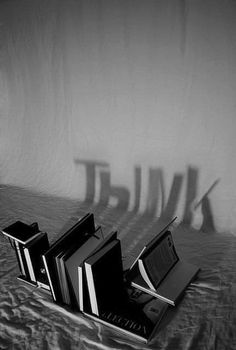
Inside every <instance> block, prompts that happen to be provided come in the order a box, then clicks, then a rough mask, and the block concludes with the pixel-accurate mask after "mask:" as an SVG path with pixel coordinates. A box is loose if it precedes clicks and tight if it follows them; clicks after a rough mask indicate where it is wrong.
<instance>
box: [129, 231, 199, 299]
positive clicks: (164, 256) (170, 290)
mask: <svg viewBox="0 0 236 350" xmlns="http://www.w3.org/2000/svg"><path fill="white" fill-rule="evenodd" d="M168 226H169V225H168ZM199 270H200V269H199V268H198V267H196V266H195V265H192V264H189V263H187V262H185V261H183V260H180V259H179V257H178V255H177V252H176V249H175V246H174V242H173V239H172V235H171V232H170V231H165V230H164V231H163V230H162V231H161V233H160V234H159V235H158V236H157V237H155V239H154V240H152V241H151V244H148V245H147V246H146V247H145V249H143V250H142V252H141V254H139V256H138V258H137V259H136V260H135V263H134V264H133V265H132V266H131V268H130V270H129V271H128V273H127V274H126V279H127V280H128V281H130V282H131V284H132V285H133V286H135V287H136V288H139V289H140V290H142V291H145V292H147V293H149V294H151V295H153V296H155V297H157V298H159V299H161V300H163V301H165V302H167V303H169V304H171V305H176V303H177V302H178V301H179V300H180V298H181V296H182V295H183V293H184V291H185V289H186V288H187V286H188V285H189V284H190V283H191V281H192V280H193V279H194V278H195V276H196V275H197V273H198V272H199Z"/></svg>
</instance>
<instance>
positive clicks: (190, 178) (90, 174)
mask: <svg viewBox="0 0 236 350" xmlns="http://www.w3.org/2000/svg"><path fill="white" fill-rule="evenodd" d="M75 164H76V165H77V166H80V167H84V169H85V172H86V194H85V200H84V203H83V204H84V205H85V207H86V208H88V207H90V208H91V210H93V211H94V212H95V213H96V215H100V216H101V215H104V213H107V212H108V211H112V213H113V217H114V215H115V216H117V222H118V224H119V225H122V228H123V231H122V232H124V230H125V228H126V227H127V225H128V222H131V221H132V220H130V218H131V217H134V216H135V217H136V218H139V219H140V222H136V223H135V225H137V224H139V225H141V226H143V225H145V226H144V229H145V228H147V226H148V227H149V228H150V223H153V222H156V221H157V220H158V222H159V223H164V222H168V221H170V220H171V219H172V218H173V217H174V216H175V213H176V210H177V207H178V204H179V202H180V194H181V191H182V190H183V180H184V176H187V178H186V181H187V182H186V188H185V189H184V190H185V191H186V192H185V193H186V194H185V204H184V210H183V217H182V219H181V222H182V223H183V224H185V225H188V226H191V225H192V223H193V219H194V215H195V212H196V210H197V209H198V210H199V209H200V208H201V216H202V226H201V230H202V231H206V232H213V231H215V224H214V218H213V213H212V207H211V203H210V199H209V194H210V192H211V191H212V190H213V188H214V187H215V186H216V185H217V183H218V182H219V180H216V181H215V182H214V183H213V184H212V186H211V187H210V188H209V189H208V191H207V192H206V193H205V194H204V195H203V196H202V197H201V199H200V200H199V201H198V203H197V204H196V198H197V197H198V198H199V194H198V177H199V170H198V169H197V168H196V167H193V166H189V167H188V169H187V175H184V174H182V173H176V174H174V176H173V180H172V184H171V187H170V191H169V195H168V197H167V195H166V188H165V185H164V175H163V170H162V169H161V168H150V169H149V178H148V190H147V199H146V208H145V210H144V212H143V213H142V214H141V213H140V200H141V185H142V176H141V175H142V174H141V167H140V166H136V167H135V168H134V185H135V186H134V188H135V191H134V192H135V193H134V202H133V207H132V208H131V210H129V211H128V208H129V205H130V191H129V189H128V188H126V187H125V186H115V185H112V184H111V172H110V169H109V164H108V163H106V162H99V161H91V160H81V159H75ZM97 177H99V179H98V180H99V181H100V194H99V201H98V203H95V193H96V188H95V187H96V183H97V181H96V180H97ZM111 197H112V198H113V199H115V200H116V205H114V206H112V207H111V206H109V201H110V198H111ZM102 213H103V214H102ZM139 219H137V220H139ZM140 228H141V227H140V226H139V232H140V231H141V230H140ZM119 231H120V232H121V227H119Z"/></svg>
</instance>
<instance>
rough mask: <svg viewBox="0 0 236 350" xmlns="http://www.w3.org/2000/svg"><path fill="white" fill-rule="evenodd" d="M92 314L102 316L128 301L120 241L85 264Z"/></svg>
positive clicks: (115, 241) (106, 247)
mask: <svg viewBox="0 0 236 350" xmlns="http://www.w3.org/2000/svg"><path fill="white" fill-rule="evenodd" d="M84 266H85V271H86V277H87V283H88V290H89V296H90V302H91V309H92V313H93V314H95V315H97V316H100V315H101V313H102V311H103V310H110V308H111V307H113V306H114V303H115V304H116V307H119V305H120V304H122V305H123V302H124V301H125V300H127V295H126V291H125V287H124V279H123V267H122V257H121V245H120V241H119V240H118V239H115V240H114V241H112V242H111V243H109V244H107V245H106V246H105V247H104V248H102V249H100V250H99V251H98V252H97V253H95V254H93V255H92V256H91V257H90V258H88V259H86V260H85V263H84Z"/></svg>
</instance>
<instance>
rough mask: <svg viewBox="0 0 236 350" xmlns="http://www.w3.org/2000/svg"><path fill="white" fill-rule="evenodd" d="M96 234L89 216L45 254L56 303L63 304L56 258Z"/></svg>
mask: <svg viewBox="0 0 236 350" xmlns="http://www.w3.org/2000/svg"><path fill="white" fill-rule="evenodd" d="M94 232H95V224H94V216H93V214H87V215H85V216H84V217H83V218H82V219H80V220H79V221H78V223H76V224H75V225H74V226H73V227H72V228H70V229H69V230H68V231H67V232H66V233H64V234H63V235H62V236H61V237H60V238H59V239H58V240H57V241H56V242H55V243H54V244H53V245H52V246H51V247H50V248H49V250H48V251H47V252H45V253H44V254H43V262H44V266H45V269H46V273H47V276H48V280H49V285H50V289H51V292H52V297H53V299H54V301H57V302H59V303H63V299H62V293H61V290H60V283H59V277H58V274H57V267H56V261H55V257H56V256H57V255H58V254H59V253H60V252H62V251H65V250H66V249H68V248H69V247H73V246H74V247H75V249H77V248H78V247H79V246H80V245H82V244H83V243H84V242H86V240H87V239H88V238H89V237H90V235H92V234H93V233H94Z"/></svg>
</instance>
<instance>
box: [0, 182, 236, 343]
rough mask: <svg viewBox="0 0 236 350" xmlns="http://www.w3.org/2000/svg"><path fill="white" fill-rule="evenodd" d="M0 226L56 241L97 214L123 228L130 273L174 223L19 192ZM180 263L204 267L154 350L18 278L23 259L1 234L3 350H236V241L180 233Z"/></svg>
mask: <svg viewBox="0 0 236 350" xmlns="http://www.w3.org/2000/svg"><path fill="white" fill-rule="evenodd" d="M0 198H1V200H0V227H1V228H4V227H6V226H7V225H9V224H11V223H13V222H14V221H16V220H21V221H24V222H26V223H29V224H30V223H32V222H34V221H37V222H38V223H39V227H40V229H41V230H44V231H46V232H47V233H48V236H49V239H50V241H51V242H53V241H54V240H56V239H57V238H58V237H59V236H60V235H61V234H62V233H63V232H65V230H66V229H68V228H69V227H70V226H72V225H73V224H74V223H75V222H76V221H77V220H78V218H79V217H81V216H83V215H84V214H85V213H87V212H94V214H95V220H96V223H97V224H100V225H102V227H103V229H104V231H105V232H108V231H110V230H111V229H117V230H118V232H119V238H120V239H121V243H122V253H123V257H124V261H123V263H124V268H127V267H128V266H129V265H130V264H131V262H132V261H133V259H134V258H135V256H136V255H137V254H138V252H139V251H140V249H141V248H142V246H143V245H144V244H145V243H147V242H148V241H149V240H150V239H151V238H152V237H154V235H155V234H157V233H158V231H159V230H160V229H161V228H162V227H163V226H164V225H165V224H166V222H164V221H163V220H162V221H161V222H160V220H158V218H153V217H152V218H151V217H148V216H145V215H141V214H137V213H132V212H122V211H117V210H116V209H114V208H110V207H105V208H104V207H101V206H99V205H93V204H89V203H82V202H76V201H72V200H68V199H62V198H57V197H50V196H45V195H41V194H37V193H34V192H29V191H26V190H23V189H18V188H14V187H7V186H2V187H1V189H0ZM172 234H173V238H174V241H175V245H176V248H177V251H178V254H179V256H180V257H181V258H182V259H186V260H188V261H189V262H192V263H194V264H196V265H198V266H200V267H201V272H200V273H199V275H198V278H197V279H196V280H195V281H194V282H193V283H192V284H191V285H190V287H189V288H188V289H187V291H186V293H185V295H184V298H183V299H182V300H181V302H180V303H179V305H178V306H177V307H176V308H172V309H171V310H170V311H169V313H168V315H167V317H166V318H165V319H164V320H163V323H162V325H161V327H160V329H159V331H158V332H157V333H156V334H155V336H154V337H153V339H152V340H151V341H150V343H149V344H143V343H141V342H139V341H137V340H135V339H133V338H131V337H128V336H126V335H123V334H120V333H117V332H115V331H114V330H111V329H110V328H108V327H106V326H103V325H101V324H99V323H96V322H94V321H92V320H89V319H87V318H86V317H85V316H83V315H81V314H75V313H72V312H70V311H69V310H68V309H64V308H62V307H60V306H58V305H56V304H55V303H53V302H52V298H51V296H50V294H47V293H46V292H44V291H42V290H40V289H38V288H33V287H31V286H29V285H27V284H24V283H22V282H20V281H18V280H17V279H16V277H17V275H18V274H19V271H18V265H17V261H16V257H15V253H14V251H13V250H12V248H11V246H10V244H9V242H8V241H7V240H6V239H5V238H4V237H3V236H2V235H1V236H0V244H1V255H0V349H30V350H32V349H37V350H39V349H72V350H75V349H77V350H79V349H80V350H81V349H91V350H92V349H95V350H96V349H101V350H107V349H116V350H117V349H164V350H171V349H173V350H178V349H186V350H187V349H188V350H190V349H208V350H210V349H212V350H213V349H217V350H224V349H225V350H226V349H227V350H230V349H232V350H233V349H236V266H235V265H236V236H235V235H233V234H230V233H227V232H224V233H217V232H202V231H196V230H194V229H192V228H190V227H187V226H184V225H181V224H180V225H178V226H176V227H174V228H173V229H172Z"/></svg>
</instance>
